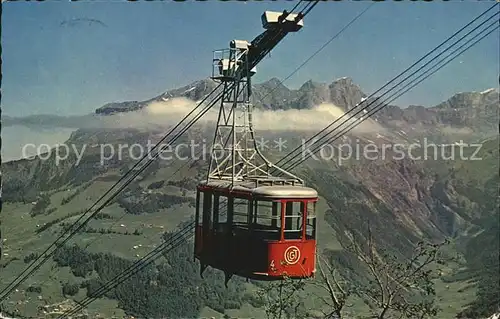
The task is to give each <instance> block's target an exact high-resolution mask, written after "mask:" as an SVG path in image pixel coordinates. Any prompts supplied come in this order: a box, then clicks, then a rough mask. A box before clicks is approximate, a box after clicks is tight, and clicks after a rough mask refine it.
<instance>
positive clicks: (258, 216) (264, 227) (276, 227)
mask: <svg viewBox="0 0 500 319" xmlns="http://www.w3.org/2000/svg"><path fill="white" fill-rule="evenodd" d="M252 226H253V227H252V229H253V231H254V233H255V234H256V235H257V236H258V237H260V238H262V239H268V240H279V237H280V228H281V204H280V203H279V202H270V201H255V206H254V212H253V225H252Z"/></svg>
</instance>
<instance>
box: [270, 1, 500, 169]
mask: <svg viewBox="0 0 500 319" xmlns="http://www.w3.org/2000/svg"><path fill="white" fill-rule="evenodd" d="M497 5H498V3H495V4H494V5H493V6H491V7H490V8H489V9H487V10H486V11H484V12H483V13H482V14H480V15H479V16H477V17H476V18H474V19H473V20H472V21H471V22H469V23H468V24H467V25H465V26H464V27H462V28H461V29H460V30H458V31H457V32H455V33H454V34H453V35H451V36H450V37H449V38H448V39H446V40H445V41H443V42H442V43H441V44H440V45H438V46H437V47H436V48H434V49H432V50H431V51H429V52H428V53H427V54H426V55H424V56H423V57H421V58H420V59H418V60H417V61H416V62H415V63H413V64H412V65H411V66H410V67H408V68H407V69H406V70H404V71H403V72H401V73H400V74H399V75H397V76H396V77H394V78H393V79H391V80H390V81H389V82H387V83H386V84H385V85H384V86H382V87H381V88H380V89H378V90H377V91H375V92H373V93H372V94H370V95H369V96H368V97H367V98H366V99H365V101H368V100H369V99H370V98H373V97H375V95H376V94H377V93H378V92H380V91H382V90H383V89H384V88H385V87H387V86H389V84H391V83H392V82H394V81H395V80H396V79H398V78H399V77H401V76H402V75H403V74H405V73H406V72H408V71H409V70H410V69H412V68H413V67H415V66H416V65H417V64H418V63H420V62H421V61H423V60H424V59H425V58H427V57H428V56H430V55H431V54H432V53H434V52H435V51H437V50H438V49H439V48H441V47H442V46H443V45H445V44H446V43H447V42H448V41H450V40H451V39H453V38H454V37H455V36H456V35H458V34H459V33H460V32H462V31H463V30H465V29H466V28H467V27H469V26H470V25H471V24H473V23H474V22H476V21H477V20H479V19H480V18H481V17H482V16H484V15H485V14H486V13H488V12H489V11H490V10H492V9H493V8H494V7H495V6H497ZM496 15H498V12H497V13H495V14H493V15H492V16H490V17H489V18H488V20H489V19H491V18H493V17H494V16H496ZM488 20H486V21H488ZM484 23H485V22H483V23H481V25H483V24H484ZM478 27H479V26H478ZM478 27H476V28H475V29H474V30H476V29H477V28H478ZM474 30H473V31H474ZM471 32H472V31H471ZM469 34H470V32H469ZM467 35H468V34H467ZM467 35H466V36H467ZM464 37H465V36H464ZM455 43H456V42H455ZM455 43H454V44H455ZM433 59H435V58H433ZM431 61H432V60H431ZM420 69H421V68H420ZM420 69H419V70H420ZM417 71H418V70H417ZM417 71H415V72H417ZM415 72H414V73H412V75H413V74H415ZM410 76H411V75H410ZM408 78H409V76H408V77H406V78H405V79H404V80H403V81H401V82H399V83H398V84H396V85H394V86H393V87H392V88H391V89H389V91H390V90H392V89H394V88H395V87H396V86H397V85H399V84H401V83H402V82H404V81H406V80H407V79H408ZM384 94H386V93H384ZM375 101H377V99H375V100H374V101H372V102H371V103H370V104H368V106H367V107H369V106H370V105H371V104H373V103H374V102H375ZM361 104H362V103H361ZM367 107H365V108H362V109H360V110H359V111H357V112H356V113H355V114H354V115H353V116H355V115H357V114H359V113H360V112H362V111H363V110H365V109H366V108H367ZM356 109H357V107H354V108H352V109H350V110H348V111H347V112H346V113H344V114H343V115H342V116H340V117H339V118H337V119H336V120H334V121H333V122H332V123H330V124H329V125H327V126H326V127H325V128H323V129H322V130H320V131H319V132H318V133H316V134H315V135H313V136H312V137H310V138H309V139H308V140H307V141H306V143H308V142H310V141H312V140H313V139H314V138H316V137H318V136H319V135H321V134H322V133H324V132H325V131H327V130H328V129H329V128H331V127H332V126H333V125H335V124H336V123H337V122H338V121H340V120H342V119H343V118H344V117H347V119H346V120H345V121H344V122H342V124H343V123H345V122H347V121H348V120H350V119H351V118H352V117H349V116H348V115H349V113H351V112H353V111H354V110H356ZM342 124H341V125H342ZM338 127H340V125H339V126H338ZM323 138H324V136H323V137H322V138H320V139H319V140H318V141H316V142H319V141H320V140H321V139H323ZM316 142H315V143H316ZM313 144H314V143H313ZM297 151H299V153H298V154H294V153H296V152H297ZM300 152H301V146H297V147H296V148H295V149H293V150H292V151H291V152H290V153H289V154H287V155H286V156H285V157H284V158H282V159H281V160H279V161H278V162H277V163H276V165H286V164H288V163H289V162H290V161H291V160H292V159H288V160H286V158H287V157H289V156H293V157H296V156H298V155H299V154H300Z"/></svg>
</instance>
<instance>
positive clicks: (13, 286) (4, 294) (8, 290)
mask: <svg viewBox="0 0 500 319" xmlns="http://www.w3.org/2000/svg"><path fill="white" fill-rule="evenodd" d="M303 1H304V0H301V1H299V3H297V4H296V5H295V7H294V9H295V8H296V7H297V6H298V5H299V4H300V3H302V2H303ZM317 3H318V0H316V1H315V2H312V3H307V4H306V6H305V8H304V9H307V8H312V7H314V5H315V4H317ZM304 9H303V10H304ZM303 10H302V11H303ZM292 11H293V9H292ZM302 11H301V12H302ZM309 11H310V9H309V10H308V11H307V12H309ZM287 16H288V15H287ZM303 16H305V15H303ZM278 35H279V34H278ZM278 35H276V37H278ZM271 40H272V39H271ZM221 85H222V84H219V85H218V86H217V87H216V88H215V89H214V90H213V91H212V92H210V93H209V94H208V95H207V96H206V97H205V98H204V99H203V101H202V102H200V103H199V104H198V106H197V107H196V108H195V109H193V110H192V111H191V112H190V113H189V114H188V115H187V116H186V117H185V118H184V119H183V120H181V122H179V123H178V124H177V125H176V126H175V127H174V128H173V129H172V130H171V131H170V132H169V133H167V134H166V135H165V136H164V137H163V138H162V139H161V140H160V141H159V142H158V143H157V144H156V145H155V146H154V147H153V149H155V148H157V147H158V146H159V145H160V144H161V143H162V142H163V141H164V140H165V139H166V138H167V137H168V136H169V135H170V134H171V133H172V132H173V131H174V130H175V129H176V128H177V127H178V126H179V125H180V124H181V123H182V122H183V121H184V120H186V119H187V118H188V117H189V116H190V115H191V114H192V113H193V112H194V111H195V110H196V109H197V108H198V107H200V106H201V105H202V104H203V102H204V101H205V100H206V99H208V97H209V96H211V95H212V94H213V93H214V92H215V91H216V90H217V89H218V88H219V87H220V86H221ZM220 95H221V94H220ZM220 95H219V97H217V98H216V99H214V100H212V102H211V103H210V104H209V106H208V107H207V108H205V110H204V111H203V112H201V113H200V114H199V115H198V116H197V119H196V120H194V121H193V122H192V123H191V124H190V125H189V126H188V127H187V128H186V129H185V130H184V131H183V132H182V133H180V134H178V135H177V136H176V137H175V138H174V139H173V141H171V142H170V143H169V144H171V143H172V142H175V140H176V139H177V138H178V137H180V136H181V135H182V134H184V133H185V131H187V129H188V128H189V127H191V126H192V125H193V124H194V123H195V122H196V121H198V120H199V119H200V118H201V116H203V115H204V114H205V113H206V112H208V110H209V109H210V108H211V107H212V106H213V105H214V104H215V103H216V102H218V101H219V100H220ZM159 153H161V150H160V151H158V152H157V153H156V154H155V156H154V158H153V159H151V160H150V161H148V162H147V163H146V164H145V165H144V166H143V167H141V169H139V170H137V171H136V172H135V174H133V176H132V177H131V178H130V179H128V180H127V181H126V182H125V184H124V185H123V186H122V187H120V188H119V189H118V191H116V192H115V193H114V194H113V195H112V196H111V197H110V198H109V199H108V200H107V201H106V202H105V203H104V204H103V205H101V206H100V207H99V208H98V209H97V210H96V211H94V212H93V213H92V214H91V215H90V216H89V217H88V218H87V219H86V220H85V221H84V222H83V223H81V224H80V225H79V226H78V227H77V229H76V230H74V231H73V232H72V233H71V234H70V236H68V237H67V238H66V239H64V240H63V241H62V243H59V244H57V243H58V241H59V240H60V239H61V238H62V237H64V235H66V233H67V232H68V231H69V230H71V229H72V228H73V227H74V226H75V225H77V224H78V222H79V221H80V220H81V219H82V218H83V217H84V216H85V215H86V214H87V213H88V212H89V211H90V210H91V209H92V208H94V207H95V206H96V205H97V203H98V202H100V201H101V200H102V199H104V197H105V196H106V195H108V194H109V193H110V192H111V191H112V190H113V189H114V188H115V187H116V186H117V185H118V184H119V183H120V182H121V181H123V180H124V179H125V178H126V176H127V175H128V174H129V173H130V172H132V171H133V170H134V169H135V168H136V167H137V166H138V165H139V163H140V162H141V161H142V160H144V158H146V157H148V156H149V155H150V153H149V152H148V154H146V155H144V156H143V157H142V158H141V159H140V160H139V161H138V162H137V163H136V164H135V165H134V166H133V167H132V169H130V170H129V171H128V172H127V173H126V174H125V175H124V176H122V178H120V180H119V181H117V182H116V183H115V184H114V185H113V186H112V187H111V188H110V189H109V190H108V191H107V192H106V193H105V194H104V195H102V196H101V197H100V198H99V199H98V200H97V201H96V202H95V203H94V204H93V205H92V206H91V207H90V208H89V209H88V210H87V211H86V212H85V213H84V214H83V215H82V216H81V217H80V218H78V220H77V221H75V222H74V223H73V224H72V225H71V227H69V228H68V229H66V230H65V232H63V234H61V235H60V236H59V237H58V238H57V239H56V240H55V241H54V242H53V243H52V244H51V245H50V246H49V247H48V248H47V249H46V250H45V251H44V252H43V253H42V254H41V255H40V256H38V257H37V258H36V259H35V260H33V261H32V262H31V263H30V265H29V266H28V267H27V268H26V269H25V270H24V271H23V272H22V273H21V274H20V275H18V276H17V277H16V278H15V279H14V280H13V281H12V282H11V283H10V284H9V285H8V286H7V287H6V288H5V289H3V290H2V291H1V292H0V296H1V297H0V301H2V300H4V299H5V298H6V297H7V296H8V295H9V294H10V293H11V292H12V291H13V290H14V289H16V288H17V287H18V286H19V285H20V284H22V283H23V282H24V281H25V280H26V279H27V278H28V277H29V276H30V275H31V274H32V273H34V272H35V271H36V270H38V269H39V268H40V267H41V266H42V265H43V264H44V263H45V262H46V261H47V260H48V259H49V258H50V257H51V256H52V254H53V253H54V252H55V251H56V250H57V249H58V248H59V247H61V246H62V245H63V244H64V243H66V242H67V241H68V240H69V239H70V238H71V237H72V236H74V235H75V234H76V233H77V232H78V231H79V230H80V229H81V228H82V227H83V226H84V225H85V224H86V223H87V222H88V221H89V220H90V219H91V218H93V217H94V216H95V215H96V214H97V213H98V212H99V211H100V210H102V209H103V208H104V207H105V206H106V205H107V204H109V202H110V201H111V200H112V199H113V198H114V197H115V196H117V195H118V193H119V192H121V191H122V190H123V189H125V188H126V187H127V186H128V184H130V183H131V182H132V181H133V179H135V177H137V176H138V175H139V174H140V173H142V172H143V171H144V170H145V169H146V168H147V167H148V166H149V165H150V164H151V163H152V161H153V160H154V159H155V158H156V156H157V155H158V154H159ZM56 244H57V248H56V249H55V250H53V251H52V252H51V253H48V251H49V250H50V249H51V248H52V247H54V245H56ZM44 255H45V258H44V259H43V260H42V262H41V263H40V264H38V265H37V266H36V267H35V268H34V269H32V270H31V271H29V272H28V273H27V274H26V271H28V269H29V268H30V267H31V266H32V265H34V264H35V263H36V262H37V261H39V260H40V259H41V258H42V257H43V256H44ZM21 277H23V278H22V279H21V280H20V281H19V282H17V283H16V281H18V280H19V278H21ZM9 287H10V288H9Z"/></svg>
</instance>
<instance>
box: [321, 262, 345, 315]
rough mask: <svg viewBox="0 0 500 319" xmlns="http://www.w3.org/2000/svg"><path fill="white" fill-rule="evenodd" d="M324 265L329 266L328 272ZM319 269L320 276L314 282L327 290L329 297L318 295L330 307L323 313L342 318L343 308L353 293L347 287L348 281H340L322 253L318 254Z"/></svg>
mask: <svg viewBox="0 0 500 319" xmlns="http://www.w3.org/2000/svg"><path fill="white" fill-rule="evenodd" d="M323 266H325V267H326V268H327V270H328V272H326V271H325V269H324V268H323ZM318 269H319V272H320V276H319V278H318V280H315V281H314V282H313V284H314V285H315V286H318V287H320V288H321V289H324V290H325V291H326V292H327V294H328V299H327V298H326V297H324V296H322V295H318V297H319V298H320V299H321V300H322V301H323V302H324V303H325V304H326V305H327V306H328V307H329V308H330V309H329V310H328V311H327V312H323V314H324V315H325V318H331V319H340V318H342V309H343V308H344V306H345V304H346V302H347V299H348V298H349V296H350V294H351V292H350V289H348V288H347V284H346V283H343V282H341V281H340V278H339V275H338V274H337V273H336V271H335V269H334V268H333V267H332V265H331V264H330V263H329V262H328V261H327V260H326V258H325V257H324V256H322V255H318Z"/></svg>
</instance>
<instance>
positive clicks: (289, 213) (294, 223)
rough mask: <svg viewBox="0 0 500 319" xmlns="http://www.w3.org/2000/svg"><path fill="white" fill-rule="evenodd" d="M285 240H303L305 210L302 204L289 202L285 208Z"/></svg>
mask: <svg viewBox="0 0 500 319" xmlns="http://www.w3.org/2000/svg"><path fill="white" fill-rule="evenodd" d="M285 207H286V208H285V230H284V232H285V234H284V237H285V239H302V220H303V219H302V217H303V214H304V212H303V210H304V209H303V208H302V209H301V202H291V201H290V202H287V203H286V206H285Z"/></svg>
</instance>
